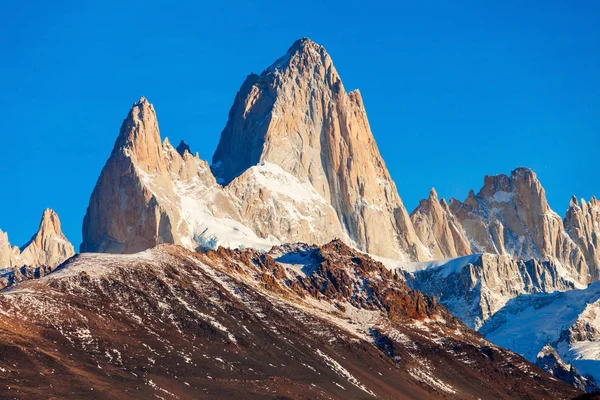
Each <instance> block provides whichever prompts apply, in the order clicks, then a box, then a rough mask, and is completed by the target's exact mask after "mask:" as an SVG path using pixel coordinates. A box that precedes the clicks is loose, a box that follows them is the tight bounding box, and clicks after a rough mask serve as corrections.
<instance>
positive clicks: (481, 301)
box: [402, 254, 577, 330]
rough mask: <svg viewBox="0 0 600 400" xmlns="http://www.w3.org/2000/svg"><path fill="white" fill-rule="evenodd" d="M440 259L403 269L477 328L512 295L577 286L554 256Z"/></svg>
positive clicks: (416, 285)
mask: <svg viewBox="0 0 600 400" xmlns="http://www.w3.org/2000/svg"><path fill="white" fill-rule="evenodd" d="M434 263H435V264H434V265H430V266H427V267H426V268H423V269H415V270H413V271H411V272H409V271H402V272H403V273H404V276H405V279H406V281H407V283H408V284H409V286H411V287H412V288H414V289H416V290H419V291H421V292H423V293H427V294H428V295H431V296H435V297H436V298H437V299H438V300H439V302H440V303H442V304H443V305H444V306H446V307H447V308H448V309H449V310H450V312H451V313H452V314H453V315H455V316H456V317H458V318H459V319H460V320H461V321H463V322H464V323H465V324H466V325H468V326H469V327H471V328H473V329H476V330H478V329H479V328H480V327H481V326H482V325H483V324H484V322H485V321H486V320H488V319H489V318H490V317H492V316H493V315H494V314H495V313H496V312H498V311H499V310H501V309H502V308H503V307H504V306H505V305H506V304H507V303H508V302H509V301H510V300H511V299H513V298H515V297H518V296H520V295H522V294H528V293H548V292H554V291H564V290H569V289H573V288H575V287H577V284H576V283H575V282H574V281H573V279H572V278H571V277H569V276H568V275H567V273H566V271H565V269H564V267H562V266H561V265H557V264H555V263H552V262H550V261H538V260H536V259H531V260H528V261H523V260H517V259H514V258H512V257H510V256H508V255H498V254H472V255H468V256H463V257H458V258H454V259H451V260H441V261H438V262H434ZM419 264H426V263H417V265H419Z"/></svg>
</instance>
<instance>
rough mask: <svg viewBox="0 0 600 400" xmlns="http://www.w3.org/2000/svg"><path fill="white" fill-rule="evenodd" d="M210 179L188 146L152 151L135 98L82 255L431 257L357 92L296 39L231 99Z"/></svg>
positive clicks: (156, 139)
mask: <svg viewBox="0 0 600 400" xmlns="http://www.w3.org/2000/svg"><path fill="white" fill-rule="evenodd" d="M212 171H213V172H214V173H215V175H216V178H215V176H213V174H212V172H211V170H210V169H209V168H208V165H207V163H206V162H204V161H202V160H200V159H199V158H198V157H197V155H196V156H192V155H191V154H190V152H189V148H188V147H186V145H185V143H182V144H180V146H178V149H177V150H176V149H174V148H173V147H172V146H171V145H170V144H169V142H168V140H165V141H164V142H162V143H161V139H160V133H159V129H158V123H157V120H156V113H155V111H154V108H153V107H152V106H151V105H150V103H148V101H147V100H146V99H144V98H142V99H141V100H140V101H139V102H138V103H136V104H134V106H133V108H132V109H131V111H130V113H129V115H128V116H127V118H126V119H125V121H124V122H123V125H122V127H121V132H120V134H119V137H118V139H117V141H116V143H115V147H114V149H113V152H112V154H111V156H110V158H109V160H108V161H107V163H106V166H105V167H104V169H103V171H102V174H101V176H100V178H99V180H98V182H97V184H96V187H95V189H94V192H93V193H92V196H91V199H90V205H89V207H88V211H87V213H86V217H85V220H84V224H83V243H82V246H81V250H82V251H100V252H114V253H131V252H136V251H139V250H143V249H146V248H150V247H152V246H155V245H157V244H160V243H175V244H181V245H184V246H186V247H187V248H190V249H195V248H198V247H215V246H216V245H217V244H222V245H234V246H235V245H243V246H248V245H251V246H255V247H269V246H270V245H272V244H274V243H278V242H286V241H298V240H300V241H305V242H308V243H325V242H327V241H329V240H331V239H333V238H340V239H342V240H344V241H345V242H346V243H349V244H352V245H354V246H356V247H358V248H359V249H361V250H364V251H367V252H370V253H374V254H379V255H382V256H387V257H394V258H399V259H404V260H409V259H425V258H428V257H430V254H429V253H428V251H427V249H425V248H424V247H423V246H422V245H421V243H420V241H419V239H418V237H417V236H416V234H415V232H414V229H413V227H412V223H411V221H410V218H409V216H408V214H407V212H406V210H405V208H404V206H403V205H402V202H401V200H400V198H399V196H398V193H397V191H396V187H395V185H394V182H393V181H392V180H391V178H390V175H389V173H388V171H387V169H386V167H385V164H384V162H383V160H382V158H381V156H380V154H379V151H378V149H377V145H376V144H375V140H374V139H373V136H372V133H371V131H370V128H369V124H368V120H367V117H366V112H365V109H364V105H363V103H362V99H361V97H360V94H359V93H358V92H357V91H354V92H349V93H347V92H346V91H345V89H344V87H343V85H342V83H341V80H340V78H339V75H338V74H337V72H336V70H335V67H334V66H333V63H332V61H331V58H330V57H329V55H328V54H327V53H326V52H325V50H324V49H323V47H321V46H319V45H317V44H315V43H313V42H311V41H310V40H308V39H302V40H300V41H298V42H296V43H295V44H294V45H293V46H292V47H291V48H290V49H289V51H288V52H287V53H286V55H285V56H284V57H282V58H281V59H279V60H278V61H277V62H276V63H275V64H273V65H272V66H271V67H269V68H268V69H266V70H265V71H264V72H263V73H262V74H261V75H260V76H258V75H251V76H249V77H248V78H247V80H246V82H245V83H244V85H242V88H241V89H240V92H238V94H237V96H236V99H235V102H234V105H233V107H232V109H231V111H230V115H229V120H228V122H227V125H226V127H225V129H224V131H223V133H222V135H221V140H220V142H219V146H218V148H217V150H216V152H215V155H214V157H213V165H212Z"/></svg>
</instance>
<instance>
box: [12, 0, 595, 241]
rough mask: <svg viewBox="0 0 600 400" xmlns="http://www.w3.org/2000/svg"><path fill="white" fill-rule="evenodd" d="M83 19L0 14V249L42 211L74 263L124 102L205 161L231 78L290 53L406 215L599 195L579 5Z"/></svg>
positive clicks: (326, 7)
mask: <svg viewBox="0 0 600 400" xmlns="http://www.w3.org/2000/svg"><path fill="white" fill-rule="evenodd" d="M88 3H89V4H88ZM91 3H92V2H87V1H72V2H69V1H56V2H41V1H40V2H6V1H5V2H2V4H1V5H0V110H1V111H0V113H1V117H0V134H1V135H2V146H1V147H0V171H1V182H2V191H1V193H0V229H2V230H5V231H8V233H9V238H10V239H11V242H13V244H17V245H22V244H23V243H24V242H25V241H27V240H28V239H29V237H30V236H31V235H32V234H33V232H34V231H35V229H36V228H37V224H38V220H39V218H40V216H41V214H42V210H43V209H44V208H46V207H51V208H53V209H55V210H56V211H57V212H58V214H59V216H60V217H61V220H62V222H63V228H64V229H63V230H64V232H65V233H66V235H67V237H68V238H69V239H70V240H71V241H72V242H73V243H74V244H75V246H76V247H78V246H79V243H80V241H81V221H82V219H83V216H84V214H85V209H86V207H87V204H88V200H89V196H90V194H91V192H92V189H93V187H94V185H95V182H96V179H97V178H98V176H99V174H100V170H101V169H102V167H103V165H104V163H105V161H106V159H107V157H108V156H109V154H110V151H111V149H112V146H113V143H114V140H115V138H116V136H117V134H118V130H119V126H120V124H121V122H122V120H123V118H124V117H125V116H126V114H127V111H128V109H129V107H130V106H131V104H132V103H133V102H134V101H136V100H137V99H138V98H139V97H140V96H141V95H144V96H146V97H147V98H148V99H149V100H150V101H151V102H152V103H154V105H155V107H156V109H157V112H158V117H159V124H160V128H161V132H162V135H163V137H165V136H168V137H169V138H170V139H171V141H172V142H178V141H179V140H180V139H181V138H185V140H186V141H187V142H188V143H189V144H190V146H191V147H192V150H194V151H199V153H200V156H201V157H202V158H204V159H208V160H210V158H211V156H212V153H213V151H214V149H215V147H216V143H217V141H218V139H219V134H220V132H221V130H222V128H223V127H224V125H225V121H226V118H227V113H228V111H229V107H230V106H231V104H232V101H233V98H234V96H235V93H236V91H237V90H238V89H239V87H240V85H241V83H242V82H243V80H244V78H245V77H246V75H247V74H249V73H250V72H261V71H262V70H263V69H264V68H266V67H267V66H268V65H269V64H270V63H271V62H273V61H274V60H275V59H276V58H278V57H279V56H280V55H282V54H283V53H284V52H285V51H286V50H287V48H288V47H289V46H290V45H291V44H292V43H293V42H294V41H295V40H296V39H298V38H300V37H303V36H308V37H310V38H311V39H313V40H314V41H316V42H317V43H320V44H322V45H323V46H325V48H326V49H327V50H328V51H329V53H330V54H331V56H332V58H333V60H334V63H335V65H336V67H337V69H338V71H339V72H340V74H341V76H342V79H343V81H344V85H345V86H346V88H347V89H348V90H350V89H354V88H359V89H360V90H361V92H362V94H363V98H364V100H365V104H366V107H367V113H368V116H369V119H370V122H371V128H372V130H373V133H374V135H375V138H376V140H377V143H378V144H379V148H380V150H381V153H382V154H383V157H384V159H385V161H386V163H387V165H388V167H389V169H390V172H391V174H392V177H393V178H394V180H395V181H396V184H397V186H398V190H399V192H400V196H401V197H402V198H403V200H404V202H405V204H406V206H407V208H408V209H409V211H410V210H412V209H413V208H414V207H415V206H416V204H417V203H418V200H419V199H420V198H422V197H424V196H427V193H428V191H429V189H430V188H431V187H432V186H434V187H436V189H437V190H438V193H439V194H440V196H443V197H446V198H449V197H457V198H459V199H464V197H466V195H467V193H468V191H469V189H470V188H475V189H476V190H478V189H479V188H480V187H481V184H482V182H483V177H484V175H486V174H497V173H509V172H510V171H511V170H512V169H513V168H515V167H517V166H520V165H524V166H529V167H531V168H533V169H534V170H535V171H536V172H537V173H538V176H539V178H540V179H541V180H542V183H543V185H544V186H545V188H546V191H547V193H548V197H549V199H550V204H551V205H552V207H553V208H554V209H555V210H556V211H557V212H559V213H560V214H563V213H564V210H565V209H566V208H567V206H568V202H569V198H570V196H571V195H572V194H576V195H577V196H579V197H586V198H588V197H590V196H592V195H594V194H596V195H600V184H599V183H600V172H599V171H598V151H599V149H600V146H599V144H600V98H599V92H600V3H598V2H596V1H589V2H586V1H577V2H571V1H560V2H558V1H531V2H523V1H495V2H482V1H479V0H473V1H456V2H448V1H439V2H437V1H429V2H413V1H411V2H392V1H390V2H388V3H387V4H386V3H383V2H359V1H323V2H311V1H302V2H275V1H273V2H263V1H254V2H247V1H243V2H223V1H221V2H180V1H177V2H173V1H164V2H157V1H150V0H147V1H143V2H137V1H128V2H120V1H119V2H113V1H102V2H94V3H97V4H95V5H92V4H91ZM415 3H422V5H417V4H415ZM449 3H453V4H452V5H450V4H449ZM491 3H494V4H491ZM524 3H526V4H524ZM175 4H177V5H175Z"/></svg>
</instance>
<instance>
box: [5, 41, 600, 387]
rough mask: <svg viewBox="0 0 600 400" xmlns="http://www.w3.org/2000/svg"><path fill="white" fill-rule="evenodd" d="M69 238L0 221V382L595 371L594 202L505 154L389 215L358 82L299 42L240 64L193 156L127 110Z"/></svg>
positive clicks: (175, 382)
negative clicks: (503, 159) (211, 146)
mask: <svg viewBox="0 0 600 400" xmlns="http://www.w3.org/2000/svg"><path fill="white" fill-rule="evenodd" d="M82 234H83V235H82V243H81V245H80V252H81V253H80V254H77V255H74V249H73V246H72V245H71V244H70V243H69V242H68V241H67V239H66V238H65V237H64V235H63V234H62V232H61V230H60V222H59V220H58V217H57V216H56V214H55V213H54V212H53V211H51V210H46V211H45V212H44V216H43V218H42V222H41V224H40V228H39V231H38V232H37V233H36V235H34V237H33V238H32V240H31V241H30V242H29V243H27V244H26V245H25V246H23V247H22V248H21V249H18V248H16V247H12V246H10V244H9V243H8V238H7V236H6V234H4V233H2V232H1V231H0V262H1V263H2V264H0V268H4V269H3V270H2V275H1V278H0V283H1V284H2V286H1V287H2V288H6V289H5V290H4V291H3V292H0V304H1V308H0V324H1V325H2V326H3V330H2V332H1V336H0V343H1V344H2V345H3V346H5V349H7V354H10V356H9V357H8V358H6V359H4V360H2V361H0V371H1V374H0V385H2V384H3V385H4V386H3V387H4V389H0V391H3V392H5V393H9V390H12V392H10V393H12V394H13V395H14V396H15V397H16V398H34V397H40V398H42V397H43V396H44V394H45V393H48V391H50V392H53V393H56V394H57V396H63V397H69V396H72V397H83V396H84V393H89V391H90V388H88V386H90V385H91V386H92V388H93V390H94V394H95V395H97V396H98V398H111V397H112V398H114V397H115V396H116V397H132V396H133V397H135V396H139V397H140V398H144V397H148V396H151V395H157V396H161V397H163V398H171V397H172V398H193V397H194V396H197V395H198V394H199V393H201V394H202V395H203V396H205V397H206V398H217V397H222V396H225V397H236V396H238V397H239V396H242V394H244V393H245V394H247V395H248V398H264V397H271V398H288V397H291V398H370V397H381V398H438V397H456V398H477V397H483V398H571V397H575V396H577V394H578V393H581V391H582V390H588V391H590V390H595V389H596V386H595V380H596V379H600V351H596V350H595V349H596V347H595V346H596V343H600V335H598V332H600V319H597V318H596V311H595V308H594V307H596V302H597V301H598V298H597V295H596V293H597V290H596V289H595V288H596V286H597V285H596V284H594V282H596V281H598V280H600V250H598V245H599V244H598V235H599V234H600V203H599V202H598V200H597V199H596V198H592V199H591V200H590V201H589V202H586V201H585V200H581V201H578V200H577V199H576V198H575V197H573V198H572V199H571V202H570V205H569V208H568V210H567V212H566V214H565V216H564V217H561V216H559V214H557V213H556V212H554V211H553V210H552V209H551V208H550V206H549V204H548V202H547V200H546V194H545V190H544V188H543V187H542V185H541V183H540V182H539V180H538V179H537V176H536V174H535V173H534V172H533V171H532V170H530V169H528V168H524V167H519V168H516V169H515V170H513V171H512V172H511V173H510V175H503V174H501V175H495V176H486V177H485V178H484V182H483V187H482V188H481V189H480V190H479V192H478V193H477V194H476V193H475V192H474V191H473V190H471V191H470V192H469V193H468V195H467V197H466V198H465V200H464V201H460V200H457V199H450V201H449V202H446V201H445V200H444V199H441V200H440V199H439V198H438V195H437V193H436V191H435V189H432V190H431V192H430V193H429V195H428V197H427V198H426V199H423V200H421V202H420V203H419V205H418V206H417V208H416V209H415V210H413V211H412V212H411V213H410V214H409V213H408V211H407V210H406V208H405V207H404V205H403V203H402V200H401V198H400V195H399V191H398V189H397V187H396V184H395V183H394V181H393V180H392V179H391V176H390V174H389V172H388V170H387V168H386V165H385V162H384V161H383V159H382V157H381V155H380V153H379V150H378V147H377V144H376V142H375V139H374V136H373V133H372V132H371V129H370V126H369V122H368V119H367V114H366V110H365V106H364V104H363V100H362V97H361V95H360V92H359V91H358V90H353V91H346V89H345V88H344V86H343V84H342V81H341V78H340V76H339V74H338V72H337V71H336V69H335V67H334V65H333V62H332V60H331V58H330V56H329V55H328V53H327V52H326V51H325V49H324V48H323V47H322V46H320V45H318V44H316V43H314V42H312V41H311V40H309V39H307V38H304V39H300V40H298V41H297V42H295V43H294V44H293V45H292V46H291V47H290V48H289V50H288V51H287V52H286V54H285V55H284V56H283V57H281V58H279V59H278V60H277V61H275V63H273V64H272V65H271V66H269V67H268V68H267V69H265V70H264V71H263V72H262V73H261V74H260V75H257V74H251V75H249V76H248V77H247V78H246V80H245V81H244V83H243V84H242V86H241V88H240V90H239V91H238V93H237V94H236V96H235V99H234V102H233V106H232V107H231V110H230V112H229V118H228V121H227V123H226V125H225V128H224V130H223V132H222V133H221V138H220V141H219V143H218V146H217V148H216V151H215V153H214V156H213V158H212V160H211V163H210V164H209V163H208V162H207V161H205V160H201V159H200V158H199V156H198V153H195V154H194V153H193V152H192V149H190V147H189V146H188V145H186V144H185V142H184V141H181V142H180V144H179V145H178V146H177V147H174V146H173V145H172V144H171V143H170V141H169V140H168V139H167V138H165V139H162V138H161V133H160V130H159V125H158V118H157V113H156V110H155V109H154V107H153V106H152V104H150V102H149V101H148V100H147V99H146V98H144V97H142V98H141V99H140V100H139V101H137V102H136V103H134V104H133V106H132V108H131V109H130V110H129V113H128V114H127V116H126V118H125V120H124V121H123V123H122V125H121V129H120V131H119V133H118V136H117V139H116V142H115V145H114V148H113V150H112V152H111V154H110V156H109V158H108V160H107V162H106V165H105V166H104V168H103V169H102V172H101V174H100V177H99V178H98V181H97V183H96V186H95V188H94V190H93V192H92V194H91V196H90V202H89V206H88V208H87V212H86V215H85V217H84V219H83V224H82ZM25 281H27V282H25ZM561 296H562V297H561ZM574 298H576V299H577V302H575V303H576V304H577V306H575V305H573V304H575V303H573V302H574V300H573V299H574ZM557 304H559V305H557ZM560 304H562V305H563V306H562V308H561V306H560ZM599 304H600V303H599ZM553 307H554V308H553ZM565 307H566V308H569V310H570V311H569V313H567V312H562V311H561V310H563V308H565ZM545 309H547V310H551V311H547V312H546V311H544V310H545ZM552 313H555V314H556V315H560V316H561V317H560V318H563V317H564V318H563V319H560V320H554V319H551V318H550V317H549V315H551V314H552ZM523 318H525V319H526V320H527V321H530V323H527V324H525V323H520V322H519V321H521V320H522V319H523ZM536 318H537V320H538V323H534V322H531V321H536ZM542 322H544V323H545V324H547V328H545V329H544V330H541V331H539V330H538V328H537V327H539V326H540V324H541V323H542ZM476 331H479V333H477V332H476ZM565 332H566V333H565ZM482 335H483V336H482ZM532 335H534V336H535V340H533V339H532V340H529V339H528V340H525V339H524V338H530V337H531V336H532ZM498 346H504V347H506V348H507V349H510V350H513V351H515V352H516V353H519V354H520V355H521V356H523V357H525V358H522V357H521V356H519V355H517V354H515V353H513V352H512V351H510V350H506V349H504V348H501V347H498ZM582 348H585V351H584V350H581V351H579V350H580V349H582ZM571 364H572V365H571ZM540 368H542V369H543V370H542V369H540ZM7 371H8V372H7ZM50 371H52V372H50ZM57 371H58V372H57ZM544 371H546V372H544ZM38 372H39V374H38ZM55 372H56V373H59V372H60V373H61V374H63V375H64V376H68V377H69V379H68V382H62V383H61V384H60V385H58V386H54V385H55V383H54V380H52V378H51V374H52V373H55ZM40 374H41V375H42V376H43V377H42V378H39V376H38V375H40ZM548 374H551V375H554V376H555V377H557V378H559V379H562V380H563V381H565V382H567V383H563V382H560V381H557V380H556V379H554V378H553V377H551V376H550V375H548ZM17 375H18V376H20V377H19V378H17V377H16V376H17ZM33 377H35V378H36V385H37V386H36V385H34V386H28V385H27V384H25V382H27V381H28V378H31V379H33ZM508 377H510V378H508ZM9 387H10V388H9ZM134 393H137V394H134ZM278 396H279V397H278Z"/></svg>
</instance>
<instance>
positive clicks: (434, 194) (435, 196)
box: [429, 188, 438, 201]
mask: <svg viewBox="0 0 600 400" xmlns="http://www.w3.org/2000/svg"><path fill="white" fill-rule="evenodd" d="M429 198H430V199H431V200H435V201H437V199H438V194H437V191H436V190H435V188H431V190H430V191H429Z"/></svg>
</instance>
